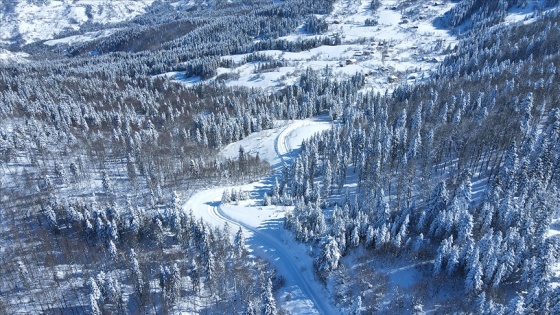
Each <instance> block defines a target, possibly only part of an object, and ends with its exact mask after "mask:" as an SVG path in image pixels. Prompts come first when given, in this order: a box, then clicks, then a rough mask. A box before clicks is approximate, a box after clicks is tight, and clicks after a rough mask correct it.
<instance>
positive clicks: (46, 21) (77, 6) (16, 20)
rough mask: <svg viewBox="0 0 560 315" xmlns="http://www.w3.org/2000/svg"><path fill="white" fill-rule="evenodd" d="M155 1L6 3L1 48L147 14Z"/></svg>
mask: <svg viewBox="0 0 560 315" xmlns="http://www.w3.org/2000/svg"><path fill="white" fill-rule="evenodd" d="M153 2H154V0H119V1H105V0H77V1H69V0H62V1H60V0H41V1H28V0H6V1H2V4H0V45H10V44H29V43H32V42H35V41H40V40H47V39H51V38H53V37H54V36H55V35H56V34H59V33H61V32H63V31H68V30H74V31H75V30H79V29H80V27H81V26H82V25H83V24H84V23H88V22H89V23H99V24H107V23H115V22H120V21H124V20H127V19H130V18H132V17H135V16H137V15H140V14H143V13H145V12H146V7H148V6H149V5H151V4H152V3H153Z"/></svg>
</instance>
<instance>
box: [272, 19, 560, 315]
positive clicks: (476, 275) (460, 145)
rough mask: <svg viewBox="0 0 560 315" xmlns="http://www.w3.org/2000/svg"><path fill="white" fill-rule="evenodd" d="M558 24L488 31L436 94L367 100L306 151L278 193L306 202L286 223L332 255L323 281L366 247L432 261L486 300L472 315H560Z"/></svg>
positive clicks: (444, 75) (421, 88)
mask: <svg viewBox="0 0 560 315" xmlns="http://www.w3.org/2000/svg"><path fill="white" fill-rule="evenodd" d="M558 21H559V17H558V14H557V13H551V14H549V15H548V16H546V17H545V18H543V19H542V20H539V21H538V22H534V23H533V24H529V25H520V26H515V27H502V28H499V29H496V30H494V31H493V32H490V33H488V34H484V35H483V34H482V33H477V36H475V37H473V38H470V39H466V40H464V41H463V42H462V43H461V44H460V45H459V47H458V48H457V49H456V53H455V54H453V56H451V57H449V58H447V59H446V61H445V62H444V64H443V65H442V66H441V67H440V69H439V70H438V73H437V75H436V76H435V77H434V78H433V79H431V80H430V82H428V83H425V84H421V85H418V86H402V87H400V88H397V89H396V90H395V91H394V92H393V93H392V94H385V95H380V94H373V93H363V94H360V95H359V96H358V98H357V99H356V102H355V105H354V106H348V107H345V109H344V111H343V113H342V116H341V117H340V120H341V123H342V124H341V125H336V127H335V128H333V129H332V130H330V131H327V132H324V133H323V134H322V135H319V136H315V137H313V138H311V139H310V140H309V141H306V142H304V143H303V145H302V151H301V154H300V155H299V156H298V157H297V158H296V159H295V161H294V162H293V163H292V164H291V165H290V166H289V167H287V170H286V171H285V172H284V177H283V179H282V181H281V183H280V184H279V187H281V188H282V189H283V191H284V192H287V194H288V195H290V196H291V199H292V200H295V208H294V210H293V211H292V212H291V213H290V214H289V215H287V217H286V222H285V225H286V227H287V228H289V229H290V230H292V231H293V233H294V236H295V238H296V239H298V240H300V241H304V242H313V244H317V246H318V247H319V248H320V250H319V253H318V254H317V257H316V270H317V272H318V274H319V275H320V276H321V277H323V279H329V277H331V276H332V275H333V271H335V270H336V269H337V267H339V265H340V257H341V256H343V255H346V254H347V253H348V252H349V251H350V250H351V249H352V248H356V247H359V246H362V247H365V248H366V249H367V250H368V251H369V252H371V253H372V254H374V255H379V256H384V255H387V254H390V255H392V256H397V257H405V256H411V255H412V257H417V258H416V259H417V260H418V261H423V260H426V259H433V261H434V262H433V269H432V272H433V275H434V276H435V277H436V278H435V279H446V278H447V279H461V280H462V281H463V283H464V285H463V287H464V292H465V294H466V296H467V297H469V298H470V300H472V301H474V300H476V299H478V300H479V301H481V302H480V303H478V304H476V305H474V304H473V305H469V304H468V303H464V304H463V305H462V306H461V307H462V308H463V310H469V311H473V312H477V313H479V312H487V311H488V312H504V311H505V312H509V311H512V312H514V311H515V310H516V309H517V308H519V307H521V308H523V309H525V310H526V311H529V312H536V313H543V314H544V313H555V312H557V311H558V310H559V309H558V308H559V307H560V304H558V294H559V292H558V290H557V289H552V288H551V287H550V281H551V277H552V268H553V266H554V264H555V263H556V262H557V259H558V252H559V250H560V242H559V239H557V238H554V237H549V235H548V230H549V228H550V223H551V221H552V219H553V218H555V217H557V216H558V211H557V208H558V197H559V196H558V188H560V178H559V177H558V174H559V173H560V165H559V164H558V160H559V159H560V149H559V148H560V143H559V142H558V141H559V139H560V138H559V137H560V133H559V130H560V129H559V126H560V110H559V108H558V98H559V97H560V90H559V89H558V83H559V80H560V77H559V74H558V71H557V70H556V65H557V64H558V63H559V62H560V54H559V53H558V50H556V49H554V48H552V46H551V45H554V43H556V42H558V40H559V39H560V34H559V33H558V27H557V25H558ZM498 38H499V40H498ZM512 42H515V43H516V45H514V46H512V45H511V43H512ZM521 78H522V79H521ZM354 185H356V187H357V188H356V190H353V189H349V188H348V187H352V186H354ZM475 185H476V187H475ZM475 190H476V192H475ZM272 194H274V192H273V193H272ZM278 200H279V202H282V201H283V200H282V198H280V199H278ZM333 203H334V209H333V210H332V211H325V210H323V209H322V208H325V207H328V206H329V204H330V205H331V206H332V205H333ZM327 214H330V215H327ZM441 281H443V280H441ZM506 288H507V289H506ZM512 288H513V289H514V290H515V291H517V292H518V295H517V296H511V295H509V296H508V295H507V294H506V295H499V294H498V292H501V293H503V292H504V291H507V290H511V289H512ZM527 288H529V289H527ZM510 299H512V300H511V303H510V302H509V300H510ZM368 307H369V308H372V307H373V309H375V306H374V305H369V306H368ZM477 307H480V308H477Z"/></svg>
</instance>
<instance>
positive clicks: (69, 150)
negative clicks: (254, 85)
mask: <svg viewBox="0 0 560 315" xmlns="http://www.w3.org/2000/svg"><path fill="white" fill-rule="evenodd" d="M333 3H334V1H332V0H329V1H322V0H313V1H305V0H286V1H282V2H275V3H270V2H269V1H258V0H254V1H235V2H228V1H207V2H205V6H200V7H193V6H189V5H186V6H183V5H179V6H171V5H169V4H167V3H165V2H159V1H158V2H154V5H153V6H152V7H151V8H150V9H149V13H148V14H146V15H142V16H139V17H137V18H134V19H132V20H131V21H127V22H122V23H119V24H117V25H113V27H115V28H117V30H116V31H115V33H114V34H113V35H111V36H109V37H106V38H104V39H99V40H96V41H94V42H90V43H85V44H83V45H76V46H74V47H63V48H64V49H66V51H67V52H70V53H69V54H66V56H68V57H66V56H62V55H59V56H58V55H55V54H53V53H52V52H51V51H50V50H46V48H44V47H41V45H31V46H28V47H26V48H25V49H26V50H27V51H29V52H30V53H32V54H33V55H34V56H35V57H34V58H36V59H38V60H33V61H32V62H29V63H22V64H1V65H0V119H1V120H2V124H0V157H1V158H0V191H1V196H0V209H1V210H0V222H3V223H2V225H1V226H0V236H1V237H0V239H2V241H3V243H2V244H1V246H2V248H1V251H2V255H1V257H0V259H1V260H2V266H3V268H0V292H2V294H1V295H0V312H4V313H12V312H15V311H21V310H22V309H25V311H29V312H46V313H58V312H62V313H72V312H74V313H91V314H100V313H123V314H124V313H146V314H149V313H153V314H156V313H157V314H160V313H169V312H173V311H176V310H179V308H183V309H185V308H186V309H190V310H207V311H208V312H210V313H211V312H214V313H219V312H224V311H225V310H228V311H231V310H236V311H240V312H245V313H246V314H256V313H262V314H274V313H276V312H277V309H276V305H275V301H274V296H273V292H272V290H273V282H272V280H273V274H274V273H273V271H271V270H269V269H268V268H267V266H266V264H264V263H263V262H261V261H259V260H258V259H255V258H254V257H251V256H249V255H248V253H247V251H246V250H245V248H244V240H243V234H242V233H241V231H240V232H238V233H237V236H236V237H235V239H234V240H233V242H232V240H231V239H230V235H231V232H230V231H229V230H228V227H225V228H224V229H212V228H211V227H209V226H208V225H206V224H205V223H204V222H202V221H200V220H196V219H195V218H193V216H192V215H190V214H187V213H185V212H184V211H182V210H181V209H180V207H179V199H178V196H176V195H175V194H173V192H174V191H175V190H177V191H179V190H180V191H185V192H186V194H188V193H192V192H193V191H195V190H196V189H199V188H200V187H203V186H207V185H211V184H231V183H235V182H236V181H237V182H245V181H249V180H255V179H256V178H259V177H262V176H264V175H267V174H268V173H269V166H268V165H267V163H265V162H263V161H261V160H260V159H259V157H258V156H250V155H248V154H246V153H245V151H244V150H243V148H240V150H239V156H238V157H237V158H236V159H220V158H219V157H217V153H218V150H217V149H218V148H220V147H222V146H224V145H227V144H228V143H231V142H234V141H237V140H240V139H242V138H244V137H246V136H247V135H249V134H250V133H253V132H258V131H261V130H264V129H269V128H272V127H273V123H274V121H275V120H277V119H300V118H307V117H312V116H316V115H319V114H328V115H329V116H330V117H331V118H332V119H333V120H336V121H338V122H340V123H339V124H337V125H336V126H337V127H336V128H334V129H333V130H330V131H328V132H326V133H324V134H322V135H320V136H316V137H314V138H312V139H310V140H309V141H306V142H305V143H304V144H303V146H302V150H301V154H300V155H299V156H298V157H297V158H296V159H295V160H294V161H293V163H290V164H285V165H284V169H283V172H282V177H281V178H279V179H278V180H277V181H276V183H275V184H274V187H273V189H272V191H271V192H270V194H268V195H266V196H265V200H264V203H265V205H269V204H284V205H293V206H294V209H293V211H292V212H291V213H290V214H288V215H287V217H286V227H287V228H289V229H290V230H292V231H293V233H294V236H295V238H296V239H297V240H300V241H303V242H311V243H313V244H314V245H316V246H314V248H315V253H316V260H315V268H316V270H317V273H318V275H319V276H320V277H321V278H322V279H324V280H333V281H327V282H329V283H337V281H338V280H339V279H343V280H344V279H348V278H347V277H348V275H349V272H350V271H348V269H346V266H344V264H343V262H342V260H343V257H344V256H345V255H347V254H348V253H349V252H350V251H352V250H353V249H354V248H359V247H361V248H363V249H364V253H366V255H372V256H373V257H382V256H392V257H404V256H410V257H412V258H411V259H413V260H414V262H418V263H425V262H426V261H429V262H430V261H433V263H430V271H429V276H432V275H434V277H433V279H434V280H433V281H441V282H445V281H447V280H449V279H451V280H452V281H460V283H461V287H463V288H464V293H465V295H466V296H467V297H468V298H467V299H466V300H465V301H464V302H463V303H459V304H457V305H455V306H450V305H447V306H445V307H444V311H450V312H451V311H456V310H462V311H471V312H477V313H484V312H494V313H495V312H506V311H508V312H509V311H511V312H512V313H515V312H514V311H519V310H526V311H527V312H535V313H554V312H557V311H558V312H560V309H558V308H559V306H558V301H559V298H558V296H559V292H558V288H556V289H552V288H550V286H549V283H550V281H551V275H552V273H551V272H552V271H551V267H552V265H553V263H555V262H556V261H557V259H558V257H557V256H558V252H559V248H560V245H559V244H558V240H557V239H556V238H553V237H549V236H548V234H547V231H548V230H549V224H550V221H551V220H552V218H554V217H557V216H558V213H557V210H556V209H557V208H558V201H557V200H558V197H559V196H558V188H559V185H560V165H559V163H558V160H559V159H560V149H559V148H560V146H559V141H560V140H559V139H560V133H559V132H560V131H559V130H560V127H559V126H560V111H559V110H558V99H560V89H559V86H560V85H559V84H558V83H559V81H560V79H559V75H560V74H559V72H558V70H557V65H558V64H559V63H560V54H559V53H558V49H557V47H558V46H559V45H560V32H559V29H560V28H559V27H558V22H559V17H558V14H557V13H550V14H546V15H544V16H543V17H542V19H540V20H538V21H536V22H534V23H532V24H528V25H519V26H513V27H512V26H508V27H495V28H492V29H488V28H486V27H485V26H490V25H495V24H496V23H497V22H499V21H501V20H502V19H503V17H504V15H505V10H506V9H507V8H508V7H511V6H513V5H518V6H523V5H529V4H528V3H527V1H498V2H492V1H479V0H472V1H471V0H468V1H467V0H465V1H462V2H460V3H459V4H458V5H457V6H455V8H454V9H453V10H452V11H451V12H449V14H447V15H446V16H445V17H443V18H442V22H443V23H444V25H449V26H456V25H461V24H464V23H465V22H466V21H467V20H468V21H471V27H470V28H469V30H470V32H469V33H468V34H466V35H465V38H464V39H463V41H462V42H461V43H460V45H459V46H458V47H456V48H450V49H449V51H450V52H451V53H452V55H451V56H449V57H448V58H446V60H445V61H444V62H443V64H442V65H441V67H440V68H439V69H438V71H437V72H436V73H435V75H434V76H433V77H432V78H431V79H430V80H428V81H427V82H424V83H422V84H421V85H418V86H408V85H404V86H400V87H398V88H396V89H395V90H394V91H393V92H392V93H385V94H384V95H381V94H375V93H372V92H367V91H361V90H362V88H363V87H364V83H365V78H364V76H363V75H362V74H356V75H353V76H351V77H348V78H344V79H340V80H338V79H337V80H332V78H333V74H332V71H331V69H329V68H326V69H324V70H322V71H317V72H316V71H312V70H310V69H308V70H306V71H304V73H303V74H302V75H301V78H300V79H299V81H298V82H296V84H294V85H293V86H288V87H286V88H284V89H282V90H281V91H279V92H278V93H264V92H260V91H258V90H250V89H244V88H228V87H226V86H224V85H223V84H221V83H220V82H217V81H216V82H213V83H209V84H201V85H197V86H195V87H191V88H186V87H184V86H181V85H179V84H174V83H171V82H170V81H168V80H166V79H164V78H159V77H153V75H158V74H162V73H165V72H168V71H182V72H184V73H186V74H187V75H188V76H200V77H202V78H207V77H212V76H214V75H215V73H216V69H217V68H218V67H228V66H230V67H231V66H233V62H232V61H228V60H227V59H223V58H221V57H222V56H225V55H230V54H239V53H248V55H247V58H246V60H244V61H242V62H259V63H262V65H261V70H262V71H266V70H267V69H269V68H272V67H278V66H281V65H282V61H278V60H270V59H269V58H268V57H265V56H262V55H259V54H251V53H254V52H256V51H260V50H266V49H280V50H284V51H301V50H305V49H310V48H313V47H318V46H320V45H337V44H340V41H341V39H340V38H338V37H325V36H316V37H309V38H306V39H301V40H296V41H290V40H286V39H278V38H279V37H280V36H284V35H287V34H290V33H292V32H294V31H295V30H296V28H297V27H300V26H301V25H304V28H305V29H306V30H307V31H308V32H310V33H321V32H324V31H325V30H326V24H325V23H324V21H323V20H322V19H320V18H317V16H316V15H320V14H326V13H329V12H330V11H331V10H332V5H333ZM539 3H542V4H543V5H544V6H552V5H557V4H558V1H544V2H539ZM379 4H380V2H379V1H372V2H371V7H372V10H373V9H374V8H376V7H378V6H379ZM2 5H4V6H6V4H4V3H3V4H2ZM240 13H243V14H240ZM102 28H103V26H101V25H93V24H87V25H85V26H84V29H83V30H84V31H85V30H99V29H102ZM69 34H70V33H68V34H66V35H69ZM156 34H158V35H156ZM154 36H155V37H157V40H156V41H149V42H150V43H151V44H149V45H148V44H147V42H148V41H146V40H145V38H146V37H150V38H153V37H154ZM511 43H515V45H512V44H511ZM61 49H62V48H61ZM92 51H93V52H94V54H93V55H95V56H92V55H90V52H92ZM43 56H48V57H49V58H50V60H44V59H41V58H43ZM348 187H355V188H352V189H349V188H348ZM244 198H246V194H245V193H244V192H239V191H236V190H233V191H230V190H226V191H224V194H223V197H222V200H223V201H224V202H236V201H238V200H242V199H244ZM362 267H363V266H362ZM364 268H365V267H364ZM360 272H362V273H363V275H364V277H366V275H367V276H368V277H369V275H371V279H372V281H378V282H379V283H383V282H384V281H386V280H384V278H383V277H381V276H379V275H378V274H373V273H368V272H369V271H368V270H366V269H361V270H360ZM428 278H430V277H426V279H428ZM344 281H347V280H344ZM370 286H371V285H367V286H365V287H364V290H356V291H354V292H352V291H346V290H345V289H343V288H341V290H340V292H339V294H340V295H345V296H344V301H343V303H342V304H341V308H342V309H344V310H349V311H351V312H354V313H356V314H359V313H360V312H364V311H375V310H379V309H378V307H381V306H379V305H376V304H375V303H373V302H371V301H373V300H374V298H372V297H371V296H377V297H378V296H381V295H382V294H381V292H382V290H383V288H375V290H378V289H379V291H375V292H374V293H373V294H371V296H366V294H365V293H364V292H365V291H367V290H369V291H368V292H370V291H372V292H373V291H374V289H371V288H369V287H370ZM359 288H361V287H359ZM527 288H528V290H527ZM514 291H516V292H518V294H517V295H515V296H513V295H512V294H510V292H514ZM418 292H419V293H422V292H424V291H422V290H419V291H418ZM388 296H389V297H390V298H391V299H394V300H395V301H396V303H395V304H394V305H396V306H395V307H397V306H398V305H402V303H401V302H402V293H400V292H392V294H391V295H388ZM370 298H372V300H369V299H370ZM375 299H377V298H375ZM376 301H377V300H376ZM472 301H475V302H476V303H471V302H472ZM412 308H414V310H416V311H418V312H419V313H420V312H421V311H422V308H423V306H422V304H421V303H420V302H418V301H417V302H415V304H414V305H413V307H411V309H412Z"/></svg>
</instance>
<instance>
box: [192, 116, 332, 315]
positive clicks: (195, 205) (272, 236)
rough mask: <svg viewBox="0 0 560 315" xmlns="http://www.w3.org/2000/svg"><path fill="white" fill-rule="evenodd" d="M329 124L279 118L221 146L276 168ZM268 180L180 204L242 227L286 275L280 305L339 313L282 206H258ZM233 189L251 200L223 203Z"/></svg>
mask: <svg viewBox="0 0 560 315" xmlns="http://www.w3.org/2000/svg"><path fill="white" fill-rule="evenodd" d="M331 126H332V122H329V121H327V120H326V119H324V118H323V119H321V118H319V119H307V120H298V121H293V122H280V123H279V125H278V126H277V128H275V129H273V130H265V131H263V132H260V133H256V134H253V135H251V136H250V137H248V138H246V139H244V140H241V141H239V142H236V143H233V144H230V145H229V146H227V147H226V148H224V150H223V155H225V156H231V157H234V156H236V154H237V150H238V149H239V146H243V147H244V148H245V149H246V152H248V153H249V154H256V153H257V152H259V155H260V156H261V157H262V158H264V159H267V160H268V161H269V162H270V163H271V164H272V165H274V166H275V170H276V172H279V171H280V170H281V165H282V163H284V162H286V163H289V159H290V158H291V157H292V155H293V153H294V150H297V149H298V148H299V146H300V144H301V141H302V140H303V139H305V138H308V137H310V136H312V135H313V134H315V133H316V132H320V131H323V130H326V129H329V128H331ZM272 152H274V153H275V154H272ZM274 175H277V173H275V174H274ZM272 182H274V176H271V177H270V178H266V179H263V180H262V181H259V182H256V183H252V184H248V185H243V186H238V187H223V188H215V189H208V190H204V191H201V192H198V193H196V194H195V195H193V196H192V197H191V198H190V199H189V200H188V201H187V203H186V204H185V205H184V207H183V208H184V209H185V210H186V211H189V210H191V209H192V211H193V213H194V214H195V215H196V216H198V217H201V218H203V219H204V220H205V221H207V222H208V223H210V224H213V225H215V226H222V225H224V224H225V223H226V222H227V223H228V224H229V225H230V226H232V227H233V228H232V229H231V231H232V233H235V232H237V229H238V227H241V228H242V229H243V230H244V231H245V234H246V236H247V245H248V246H249V247H250V249H251V251H252V252H253V253H254V254H255V255H257V256H260V257H263V258H266V259H267V260H268V261H270V263H271V265H272V266H273V267H274V268H275V269H276V270H277V273H278V275H279V276H281V277H282V278H283V279H284V286H283V287H282V288H281V289H280V290H279V293H278V303H279V306H281V307H282V308H283V309H285V310H287V311H289V312H290V313H293V314H338V313H339V312H338V311H337V310H336V308H335V307H334V306H332V305H331V304H330V303H329V301H328V298H326V297H327V294H326V292H324V289H323V286H322V285H321V284H320V283H319V282H318V280H317V279H316V278H315V275H314V272H313V267H312V263H313V261H312V259H311V258H310V257H309V256H308V255H307V254H306V252H305V246H303V245H300V244H297V243H295V242H294V241H293V240H292V239H291V236H289V235H288V233H287V232H286V231H285V230H284V229H283V217H284V209H282V208H280V207H276V206H269V207H263V206H261V204H262V195H263V193H264V192H265V191H268V190H270V188H271V187H270V185H271V183H272ZM232 188H234V189H238V190H243V191H246V192H249V193H250V196H251V198H250V199H249V200H245V201H240V202H239V203H238V204H236V205H233V204H231V205H230V204H221V202H220V200H221V197H222V193H223V191H224V189H232Z"/></svg>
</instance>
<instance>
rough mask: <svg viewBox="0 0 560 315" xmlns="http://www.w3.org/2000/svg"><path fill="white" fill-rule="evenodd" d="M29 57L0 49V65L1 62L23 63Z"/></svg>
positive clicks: (21, 53)
mask: <svg viewBox="0 0 560 315" xmlns="http://www.w3.org/2000/svg"><path fill="white" fill-rule="evenodd" d="M28 56H29V55H28V54H26V53H23V52H17V53H14V52H11V51H9V50H6V49H2V48H0V63H2V62H25V61H26V60H27V59H26V58H27V57H28Z"/></svg>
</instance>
